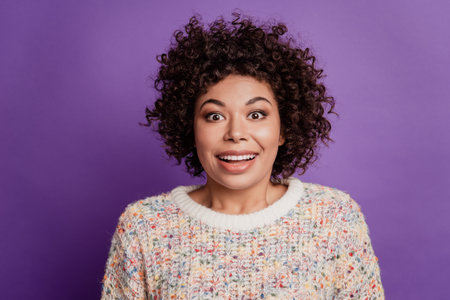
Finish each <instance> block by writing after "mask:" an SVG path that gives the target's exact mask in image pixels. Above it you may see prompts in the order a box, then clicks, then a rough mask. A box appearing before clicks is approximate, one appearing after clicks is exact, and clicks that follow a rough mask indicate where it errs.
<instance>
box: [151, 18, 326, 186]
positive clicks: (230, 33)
mask: <svg viewBox="0 0 450 300" xmlns="http://www.w3.org/2000/svg"><path fill="white" fill-rule="evenodd" d="M199 19H200V18H199V17H197V16H194V17H192V18H191V19H190V20H189V23H188V24H187V25H186V26H185V27H184V31H182V30H177V31H175V33H174V41H173V42H172V44H171V48H170V49H169V51H168V53H164V54H162V55H160V56H158V58H157V60H158V62H159V63H160V64H161V66H160V69H159V73H158V75H157V78H156V80H155V88H156V90H157V91H158V92H159V94H160V97H159V98H158V99H157V100H156V102H155V104H154V107H153V108H152V109H150V108H148V107H147V108H146V119H147V122H148V123H147V124H145V125H147V126H150V125H151V124H152V123H154V122H156V123H157V124H158V126H157V129H156V131H157V132H158V133H159V134H160V136H161V138H162V140H163V141H164V144H165V149H166V153H167V154H168V155H169V156H171V157H174V158H176V160H177V162H178V164H180V163H181V162H182V161H183V160H184V161H185V164H186V167H187V170H188V172H189V173H191V174H192V175H194V176H198V175H201V174H202V173H203V167H202V165H201V163H200V161H199V159H198V156H197V153H196V148H195V147H194V130H193V120H194V105H195V101H196V100H197V99H198V97H199V96H200V95H202V94H204V93H206V91H207V89H208V87H209V86H211V85H213V84H215V83H217V82H219V81H220V80H222V79H224V78H225V77H226V76H228V75H230V74H237V75H244V76H245V75H246V76H252V77H254V78H256V79H257V80H260V81H265V82H267V83H268V84H269V85H270V86H271V87H272V90H273V92H274V95H275V98H276V100H277V103H278V109H279V112H280V119H281V128H282V131H283V135H284V137H285V143H284V144H283V145H282V146H280V147H279V149H278V154H277V157H276V160H275V162H274V164H273V169H272V177H273V178H278V177H279V176H281V177H283V178H286V177H288V176H290V175H292V174H293V173H294V172H295V171H296V170H297V169H299V171H300V172H299V173H300V174H303V173H304V172H305V171H306V169H307V167H308V166H309V165H310V164H311V163H312V162H313V161H315V160H316V159H317V153H316V152H317V146H318V141H319V140H321V141H322V142H323V143H324V144H327V141H332V139H331V138H330V136H329V132H330V130H331V123H330V122H329V121H328V120H327V118H326V117H325V115H326V114H330V113H334V112H333V108H334V99H333V97H330V96H328V95H327V94H326V89H325V86H324V84H323V83H322V82H321V80H320V79H321V78H322V77H323V75H322V70H321V69H318V68H316V66H315V60H316V59H315V57H314V56H313V55H312V54H311V53H310V51H309V49H308V48H306V49H301V48H300V47H297V46H295V41H294V40H293V39H292V37H286V32H287V27H286V26H285V25H284V24H283V23H278V24H275V25H273V26H270V25H268V24H263V25H259V26H258V25H255V23H254V21H252V19H251V18H248V17H242V16H241V15H240V14H239V13H233V20H232V21H230V22H227V21H225V20H224V19H223V18H219V19H217V20H216V21H214V22H213V23H211V24H210V25H209V26H204V25H203V24H201V22H200V21H199ZM326 107H328V110H326Z"/></svg>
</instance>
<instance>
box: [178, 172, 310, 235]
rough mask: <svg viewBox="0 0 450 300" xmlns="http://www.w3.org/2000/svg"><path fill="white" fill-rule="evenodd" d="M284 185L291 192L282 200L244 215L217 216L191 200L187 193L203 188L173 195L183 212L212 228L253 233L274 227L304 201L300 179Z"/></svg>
mask: <svg viewBox="0 0 450 300" xmlns="http://www.w3.org/2000/svg"><path fill="white" fill-rule="evenodd" d="M282 183H283V184H287V185H288V189H287V191H286V193H284V195H283V196H282V197H281V198H280V199H279V200H277V201H275V202H274V203H272V204H271V205H270V206H268V207H266V208H264V209H262V210H259V211H256V212H253V213H250V214H241V215H231V214H224V213H220V212H216V211H214V210H212V209H210V208H207V207H205V206H203V205H201V204H198V203H197V202H195V201H194V200H192V198H191V197H189V195H188V193H189V192H191V191H194V190H196V189H198V188H200V187H201V185H191V186H179V187H176V188H174V189H173V190H172V192H171V194H170V195H171V198H172V200H173V201H174V202H175V204H177V205H178V206H179V207H180V208H181V210H182V211H183V212H185V213H186V214H187V215H189V216H191V217H193V218H195V219H199V220H200V221H202V222H204V223H205V224H208V225H210V226H212V227H218V228H221V229H230V230H237V231H239V230H252V229H255V228H258V227H262V226H264V225H268V224H272V223H273V222H275V221H276V220H277V219H279V218H280V217H282V216H284V215H286V214H287V213H288V212H289V210H291V209H292V208H294V207H295V205H296V204H297V203H298V201H299V200H300V199H301V198H302V196H303V183H302V182H301V181H300V180H299V179H297V178H295V177H289V178H287V179H285V180H283V181H282Z"/></svg>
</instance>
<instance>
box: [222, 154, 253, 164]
mask: <svg viewBox="0 0 450 300" xmlns="http://www.w3.org/2000/svg"><path fill="white" fill-rule="evenodd" d="M255 157H256V154H247V155H219V156H218V158H219V159H220V160H221V161H224V162H228V163H234V162H242V161H250V160H253V159H255Z"/></svg>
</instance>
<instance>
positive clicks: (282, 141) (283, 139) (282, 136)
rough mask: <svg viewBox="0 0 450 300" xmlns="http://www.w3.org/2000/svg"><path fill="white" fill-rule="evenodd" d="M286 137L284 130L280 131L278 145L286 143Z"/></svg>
mask: <svg viewBox="0 0 450 300" xmlns="http://www.w3.org/2000/svg"><path fill="white" fill-rule="evenodd" d="M285 141H286V139H285V138H284V134H283V132H281V133H280V138H279V139H278V147H279V146H282V145H284V142H285Z"/></svg>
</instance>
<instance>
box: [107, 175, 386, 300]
mask: <svg viewBox="0 0 450 300" xmlns="http://www.w3.org/2000/svg"><path fill="white" fill-rule="evenodd" d="M285 184H288V189H287V191H286V193H285V194H284V195H283V196H282V197H281V198H280V199H279V200H277V201H276V202H275V203H273V204H272V205H270V206H269V207H267V208H265V209H263V210H260V211H257V212H254V213H251V214H244V215H229V214H223V213H218V212H215V211H213V210H211V209H209V208H206V207H204V206H202V205H200V204H198V203H197V202H195V201H194V200H192V199H191V198H190V197H189V196H188V193H189V192H190V191H192V190H194V189H196V188H198V186H179V187H177V188H175V189H174V190H172V192H171V193H170V194H162V195H159V196H156V197H150V198H147V199H145V200H141V201H137V202H135V203H133V204H130V205H129V206H128V207H127V209H126V210H125V212H124V213H123V214H122V215H121V217H120V219H119V224H118V226H117V229H116V231H115V234H114V236H113V239H112V246H111V250H110V253H109V257H108V261H107V265H106V272H105V276H104V279H103V291H102V299H173V298H176V299H263V298H264V299H349V298H352V299H384V291H383V287H382V284H381V279H380V270H379V267H378V262H377V257H376V256H375V255H374V252H373V249H372V245H371V243H370V239H369V235H368V228H367V225H366V223H365V221H364V216H363V215H362V213H361V211H360V208H359V206H358V204H357V203H356V202H355V201H354V200H352V199H351V198H350V197H349V195H348V194H346V193H344V192H342V191H339V190H337V189H333V188H329V187H324V186H321V185H317V184H311V183H302V182H301V181H300V180H298V179H296V178H293V177H291V178H289V179H287V180H286V181H285Z"/></svg>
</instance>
